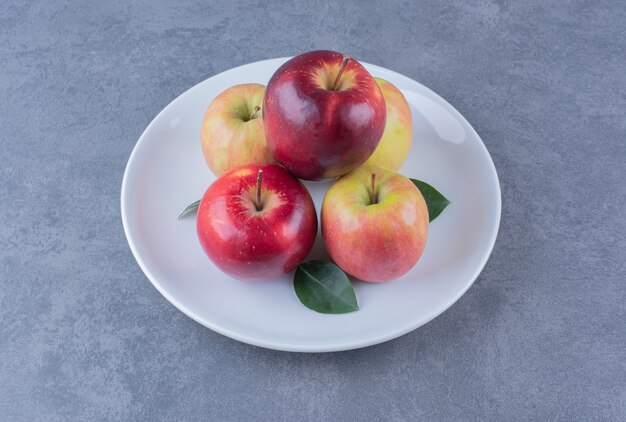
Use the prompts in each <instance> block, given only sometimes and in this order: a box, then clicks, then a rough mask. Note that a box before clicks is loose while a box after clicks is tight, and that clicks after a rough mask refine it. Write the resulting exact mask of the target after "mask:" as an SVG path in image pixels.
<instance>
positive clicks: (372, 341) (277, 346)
mask: <svg viewBox="0 0 626 422" xmlns="http://www.w3.org/2000/svg"><path fill="white" fill-rule="evenodd" d="M291 57H292V56H288V57H278V58H273V59H265V60H258V61H255V62H250V63H245V64H242V65H239V66H235V67H232V68H229V69H226V70H223V71H221V72H218V73H216V74H214V75H212V76H210V77H208V78H206V79H204V80H202V81H200V82H198V83H196V84H194V85H193V86H191V87H190V88H188V89H186V90H185V91H184V92H182V93H181V94H179V95H178V96H177V97H176V98H174V99H173V100H172V101H170V102H169V103H168V104H167V105H166V106H165V107H164V108H163V109H162V110H161V111H160V112H159V113H157V115H156V116H154V118H153V119H152V120H151V121H150V123H149V124H148V126H146V128H145V129H144V130H143V132H142V133H141V135H140V136H139V138H138V139H137V142H136V143H135V145H134V146H133V149H132V151H131V153H130V156H129V158H128V161H127V163H126V167H125V168H124V175H123V177H122V187H121V190H120V208H121V217H122V226H123V228H124V235H125V237H126V241H127V242H128V245H129V247H130V250H131V252H132V254H133V257H134V258H135V261H136V262H137V264H138V265H139V268H140V269H141V270H142V272H143V273H144V275H145V276H146V277H147V278H148V280H149V281H150V283H151V284H152V285H153V286H154V287H155V288H156V289H157V291H158V292H159V293H160V294H161V295H162V296H163V297H164V298H165V299H166V300H167V301H168V302H170V303H171V304H172V305H173V306H174V307H176V308H177V309H178V310H179V311H181V312H182V313H183V314H185V315H187V316H188V317H189V318H191V319H192V320H194V321H196V322H197V323H198V324H200V325H202V326H204V327H206V328H209V329H211V330H213V331H215V332H217V333H219V334H221V335H224V336H226V337H229V338H231V339H234V340H237V341H240V342H243V343H247V344H251V345H253V346H258V347H263V348H267V349H273V350H279V351H286V352H304V353H324V352H340V351H346V350H353V349H360V348H363V347H368V346H373V345H376V344H380V343H384V342H387V341H390V340H393V339H395V338H398V337H401V336H403V335H404V334H407V333H409V332H411V331H413V330H415V329H417V328H419V327H422V326H424V325H426V324H428V323H429V322H430V321H432V320H433V319H435V318H437V317H438V316H439V315H441V314H442V313H444V312H445V311H447V310H448V309H449V308H450V307H451V306H452V305H454V304H455V303H456V302H457V301H458V300H459V299H460V298H461V297H462V296H463V295H464V294H465V293H466V292H467V290H469V288H470V287H471V286H472V285H473V284H474V282H475V281H476V279H477V278H478V276H479V275H480V274H481V273H482V271H483V269H484V268H485V265H486V264H487V261H488V260H489V258H490V257H491V254H492V253H493V249H494V246H495V243H496V240H497V237H498V233H499V231H500V220H501V216H502V190H501V187H500V179H499V177H498V172H497V170H496V167H495V164H494V162H493V159H492V157H491V154H489V150H487V147H486V145H485V143H484V142H483V140H482V138H481V137H480V135H478V133H477V132H476V130H475V129H474V127H473V126H472V125H471V124H470V122H469V121H468V120H467V119H466V118H465V116H463V115H462V114H461V113H460V112H459V111H458V110H457V109H456V108H455V107H454V106H452V105H451V104H450V103H449V102H448V101H447V100H446V99H445V98H443V97H442V96H441V95H439V94H437V93H436V92H435V91H433V90H431V89H430V88H428V87H427V86H425V85H423V84H421V83H420V82H418V81H416V80H414V79H412V78H410V77H408V76H406V75H403V74H401V73H398V72H396V71H394V70H391V69H388V68H385V67H382V66H378V65H375V64H371V63H368V62H363V61H360V63H361V64H362V65H363V66H365V67H366V68H367V69H368V70H369V69H374V68H376V69H380V70H381V71H384V72H389V73H390V74H393V75H394V76H397V77H401V78H405V79H408V80H410V81H411V82H413V83H416V84H418V85H419V86H420V87H422V88H423V89H425V90H426V91H428V92H429V93H430V94H432V95H434V97H435V98H438V99H440V100H441V101H443V103H444V104H445V106H446V108H448V111H451V112H452V113H453V114H454V115H455V116H456V117H457V118H459V119H460V120H461V121H462V122H464V123H465V124H466V125H467V127H469V129H470V130H471V133H473V134H474V136H476V138H477V139H478V140H479V141H480V142H479V143H480V146H481V148H482V152H483V153H484V154H485V155H486V157H487V159H488V160H487V161H488V163H489V166H488V167H489V171H490V172H491V174H492V177H493V178H492V180H493V181H494V182H495V187H496V193H497V195H496V206H497V207H496V208H497V209H496V218H495V221H494V223H495V230H494V231H493V234H492V236H491V238H490V239H489V247H488V248H487V251H486V253H484V255H483V257H482V260H481V263H480V265H479V267H477V270H476V271H475V272H474V274H472V276H471V277H470V278H469V280H470V281H469V282H468V283H467V285H466V286H465V287H464V288H463V289H461V291H459V293H458V294H457V295H456V296H454V297H453V298H451V299H450V300H449V301H448V303H446V304H445V306H443V307H442V308H441V309H440V310H437V311H435V312H432V313H431V314H430V315H427V316H426V317H425V318H424V317H422V318H419V319H418V320H417V321H413V322H411V323H409V324H407V325H405V326H401V327H400V328H397V329H395V330H391V331H389V332H388V333H387V334H386V335H383V336H378V337H374V338H366V339H363V340H361V341H351V342H345V343H341V342H340V343H333V344H331V345H328V344H325V345H317V346H311V345H306V346H302V345H297V344H289V343H285V342H280V341H272V340H264V339H259V338H255V337H251V336H249V335H245V334H240V333H238V332H236V331H233V330H230V329H228V328H225V327H222V326H220V325H219V324H215V323H213V322H211V321H207V320H206V319H204V318H201V317H200V316H198V315H196V314H195V313H194V312H192V311H191V310H189V309H188V308H187V307H186V306H185V305H183V304H182V303H181V302H180V301H178V300H177V299H176V298H174V297H173V296H172V295H170V294H169V293H168V291H167V290H166V289H164V288H163V287H162V286H161V285H160V283H159V282H158V281H157V280H156V277H154V275H153V274H152V273H151V272H150V270H149V269H148V267H147V265H146V264H145V263H144V262H143V260H142V259H141V256H140V254H139V252H138V250H137V247H136V245H135V242H134V240H133V238H132V236H131V235H130V228H129V226H128V215H127V206H128V205H127V201H126V199H125V198H126V197H127V196H128V189H129V188H128V177H129V172H130V170H129V169H130V168H131V167H132V163H133V162H134V160H136V157H137V154H138V153H137V151H138V150H139V149H140V147H141V145H142V143H143V142H145V141H144V139H145V138H146V133H147V132H148V131H149V130H150V129H151V128H152V127H153V126H154V125H155V124H156V122H157V121H158V120H159V118H160V117H161V115H162V114H165V113H166V112H167V111H168V109H169V108H170V107H174V105H175V104H177V103H178V102H179V101H180V100H181V98H182V97H184V96H185V95H186V94H187V93H188V92H189V91H191V90H193V89H194V88H196V87H197V86H198V85H200V84H203V83H205V82H206V81H208V80H210V79H212V78H214V77H216V76H218V75H220V74H222V73H225V72H229V71H232V70H236V69H239V68H241V67H245V66H249V65H254V64H262V63H267V62H285V61H287V60H289V59H290V58H291Z"/></svg>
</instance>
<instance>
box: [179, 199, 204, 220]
mask: <svg viewBox="0 0 626 422" xmlns="http://www.w3.org/2000/svg"><path fill="white" fill-rule="evenodd" d="M199 206H200V200H199V199H198V200H197V201H196V202H194V203H192V204H189V205H188V206H187V208H185V209H184V210H183V212H181V213H180V215H179V216H178V219H179V220H180V219H181V218H183V217H184V216H186V215H187V214H191V213H194V212H196V211H198V207H199Z"/></svg>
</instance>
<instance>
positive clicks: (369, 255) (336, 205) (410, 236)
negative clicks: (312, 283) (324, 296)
mask: <svg viewBox="0 0 626 422" xmlns="http://www.w3.org/2000/svg"><path fill="white" fill-rule="evenodd" d="M322 235H323V238H324V243H325V244H326V249H327V250H328V253H329V254H330V256H331V258H332V259H333V260H334V261H335V263H336V264H337V265H339V266H340V267H341V268H342V269H343V270H344V271H346V272H347V273H349V274H351V275H353V276H355V277H356V278H359V279H361V280H364V281H389V280H393V279H395V278H398V277H400V276H401V275H403V274H404V273H406V272H407V271H409V270H410V269H411V268H412V267H413V266H414V265H415V263H416V262H417V260H418V259H419V258H420V256H421V255H422V252H423V251H424V247H425V246H426V237H427V235H428V208H427V207H426V202H425V201H424V198H423V197H422V194H421V193H420V191H419V189H417V187H415V185H414V184H413V182H411V180H409V179H408V178H406V177H404V176H402V175H400V174H398V173H396V172H394V171H392V170H388V169H384V168H381V167H374V166H363V167H359V168H358V169H356V170H355V171H353V172H352V173H349V174H347V175H345V176H343V177H341V178H339V179H338V180H337V181H336V182H335V183H334V184H333V185H332V186H331V187H330V188H329V189H328V192H326V196H325V197H324V202H323V204H322Z"/></svg>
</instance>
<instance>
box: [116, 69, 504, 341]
mask: <svg viewBox="0 0 626 422" xmlns="http://www.w3.org/2000/svg"><path fill="white" fill-rule="evenodd" d="M286 60H287V58H281V59H273V60H265V61H260V62H256V63H251V64H247V65H244V66H240V67H237V68H234V69H231V70H228V71H226V72H223V73H220V74H219V75H215V76H213V77H211V78H209V79H207V80H206V81H204V82H202V83H200V84H198V85H196V86H194V87H193V88H191V89H189V90H188V91H187V92H185V93H183V94H182V95H181V96H179V97H178V98H176V99H175V100H174V101H172V103H171V104H169V105H168V106H167V107H165V109H164V110H163V111H161V113H159V115H158V116H157V117H156V118H155V119H154V120H153V121H152V123H150V125H149V126H148V127H147V128H146V130H145V131H144V133H143V134H142V135H141V137H140V138H139V141H138V142H137V145H136V146H135V148H134V150H133V152H132V154H131V156H130V159H129V160H128V164H127V166H126V172H125V174H124V180H123V182H122V197H121V201H122V204H121V206H122V221H123V224H124V230H125V232H126V237H127V239H128V243H129V245H130V248H131V250H132V252H133V254H134V255H135V258H136V259H137V262H138V263H139V266H140V267H141V269H142V270H143V272H144V273H145V274H146V276H147V277H148V279H149V280H150V281H151V282H152V284H153V285H154V287H156V288H157V290H158V291H159V292H161V294H162V295H163V296H165V298H166V299H167V300H169V301H170V302H171V303H172V304H174V306H176V307H177V308H178V309H180V310H181V311H182V312H184V313H185V314H187V315H188V316H190V317H191V318H193V319H194V320H196V321H198V322H199V323H200V324H202V325H204V326H206V327H208V328H210V329H212V330H214V331H217V332H218V333H221V334H224V335H226V336H228V337H232V338H234V339H237V340H239V341H243V342H246V343H250V344H254V345H257V346H262V347H267V348H271V349H279V350H289V351H300V352H328V351H338V350H348V349H355V348H359V347H364V346H369V345H372V344H376V343H381V342H383V341H386V340H390V339H393V338H395V337H398V336H400V335H402V334H405V333H407V332H409V331H411V330H414V329H415V328H417V327H419V326H421V325H423V324H425V323H427V322H428V321H430V320H432V319H433V318H435V317H436V316H437V315H439V314H441V313H442V312H443V311H445V310H446V309H447V308H448V307H450V306H451V305H452V304H453V303H454V302H456V301H457V300H458V299H459V298H460V297H461V296H462V295H463V293H465V291H466V290H467V289H468V288H469V287H470V286H471V285H472V283H473V282H474V280H475V279H476V278H477V277H478V274H480V272H481V270H482V268H483V267H484V265H485V263H486V262H487V259H488V258H489V254H490V253H491V250H492V249H493V245H494V243H495V240H496V235H497V233H498V227H499V224H500V207H501V199H500V184H499V182H498V176H497V174H496V170H495V167H494V165H493V162H492V160H491V157H490V156H489V153H488V152H487V149H486V148H485V145H484V144H483V142H482V141H481V139H480V137H479V136H478V135H477V134H476V132H475V131H474V129H473V128H472V127H471V126H470V124H469V123H468V122H467V121H466V120H465V119H464V118H463V116H461V114H460V113H459V112H458V111H456V110H455V109H454V108H453V107H452V106H451V105H450V104H448V103H447V102H446V101H445V100H443V99H442V98H441V97H439V96H438V95H437V94H435V93H434V92H432V91H431V90H429V89H428V88H426V87H424V86H423V85H421V84H419V83H417V82H415V81H414V80H412V79H409V78H407V77H406V76H403V75H400V74H398V73H396V72H393V71H391V70H387V69H385V68H382V67H380V66H374V65H370V64H366V63H363V65H365V67H366V68H367V69H368V70H369V71H370V72H371V73H372V75H374V76H379V77H382V78H384V79H387V80H388V81H390V82H392V83H393V84H395V85H396V86H397V87H398V88H400V89H401V90H402V92H403V93H404V95H405V96H406V98H407V100H408V102H409V104H410V106H411V110H412V112H413V122H414V126H415V130H414V143H413V147H412V149H411V153H410V155H409V158H408V160H407V162H406V163H405V165H404V167H402V169H401V170H400V171H401V173H403V174H405V175H406V176H409V177H415V178H418V179H421V180H424V181H426V182H428V183H430V184H432V185H433V186H435V187H436V188H437V189H438V190H439V191H440V192H442V193H443V194H444V195H445V196H446V197H447V198H449V199H450V200H451V201H452V204H451V205H449V206H448V208H447V209H446V210H445V211H444V212H443V213H442V214H441V215H440V216H439V217H438V218H437V219H436V220H435V221H434V222H433V223H432V224H431V226H430V230H429V237H428V241H427V245H426V250H425V252H424V254H423V256H422V258H421V259H420V261H419V262H418V263H417V265H416V266H415V267H414V268H413V269H412V270H411V271H410V272H409V273H407V274H406V275H405V276H403V277H402V278H400V279H398V280H395V281H393V282H389V283H383V284H377V283H373V284H369V283H364V282H358V281H357V282H355V289H356V294H357V298H358V301H359V306H360V310H359V311H357V312H354V313H350V314H344V315H323V314H318V313H316V312H313V311H311V310H309V309H307V308H305V307H304V306H303V305H301V304H300V302H299V301H298V298H297V297H296V295H295V293H294V290H293V286H292V282H291V277H285V278H284V279H282V280H278V281H274V282H266V283H260V284H259V283H256V284H251V283H244V282H240V281H237V280H234V279H232V278H230V277H228V276H226V275H224V274H223V273H222V272H220V271H219V270H218V269H217V268H216V267H215V266H214V265H213V264H212V263H211V262H210V261H209V259H208V258H207V257H206V256H205V254H204V252H203V250H202V248H201V247H200V244H199V242H198V239H197V237H196V226H195V219H194V217H193V216H190V217H187V218H185V219H183V220H181V221H179V220H177V216H178V214H179V213H180V212H181V210H182V209H183V208H185V207H186V206H187V205H188V204H189V203H191V202H193V201H195V200H197V199H199V198H200V197H201V195H202V194H203V193H204V191H205V190H206V188H207V187H208V185H209V184H210V183H211V182H212V181H213V180H215V176H213V174H212V173H211V172H210V170H209V169H208V168H207V166H206V164H205V163H204V158H203V156H202V152H201V148H200V124H201V121H202V118H203V116H204V112H205V110H206V108H207V106H208V105H209V103H210V102H211V100H212V99H213V98H214V97H215V96H216V95H217V94H219V93H220V92H221V91H223V90H224V89H226V88H228V87H230V86H232V85H235V84H240V83H248V82H257V83H262V84H267V82H268V80H269V78H270V76H271V75H272V74H273V73H274V71H275V70H276V69H277V68H278V67H279V66H280V65H281V64H282V63H283V62H285V61H286ZM306 185H307V187H308V188H309V191H310V192H311V195H312V196H313V200H314V201H315V205H316V208H317V210H318V215H319V209H320V205H321V201H322V198H323V196H324V193H325V191H326V189H327V188H328V186H329V183H306ZM310 257H312V258H324V257H327V255H326V252H325V250H324V247H323V245H322V242H321V236H320V235H319V233H318V238H317V241H316V244H315V246H314V249H313V251H312V252H311V255H310Z"/></svg>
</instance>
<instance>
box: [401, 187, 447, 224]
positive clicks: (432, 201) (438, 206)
mask: <svg viewBox="0 0 626 422" xmlns="http://www.w3.org/2000/svg"><path fill="white" fill-rule="evenodd" d="M411 182H413V184H414V185H415V186H417V188H418V189H419V190H420V192H421V193H422V196H423V197H424V200H425V201H426V206H427V207H428V218H429V219H430V221H433V220H434V219H435V218H437V217H439V214H441V212H442V211H443V210H444V209H445V208H446V207H447V206H448V205H449V204H450V201H448V199H447V198H446V197H445V196H443V195H442V194H441V193H439V191H438V190H437V189H435V188H433V187H432V186H430V185H429V184H428V183H426V182H422V181H421V180H417V179H411Z"/></svg>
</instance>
